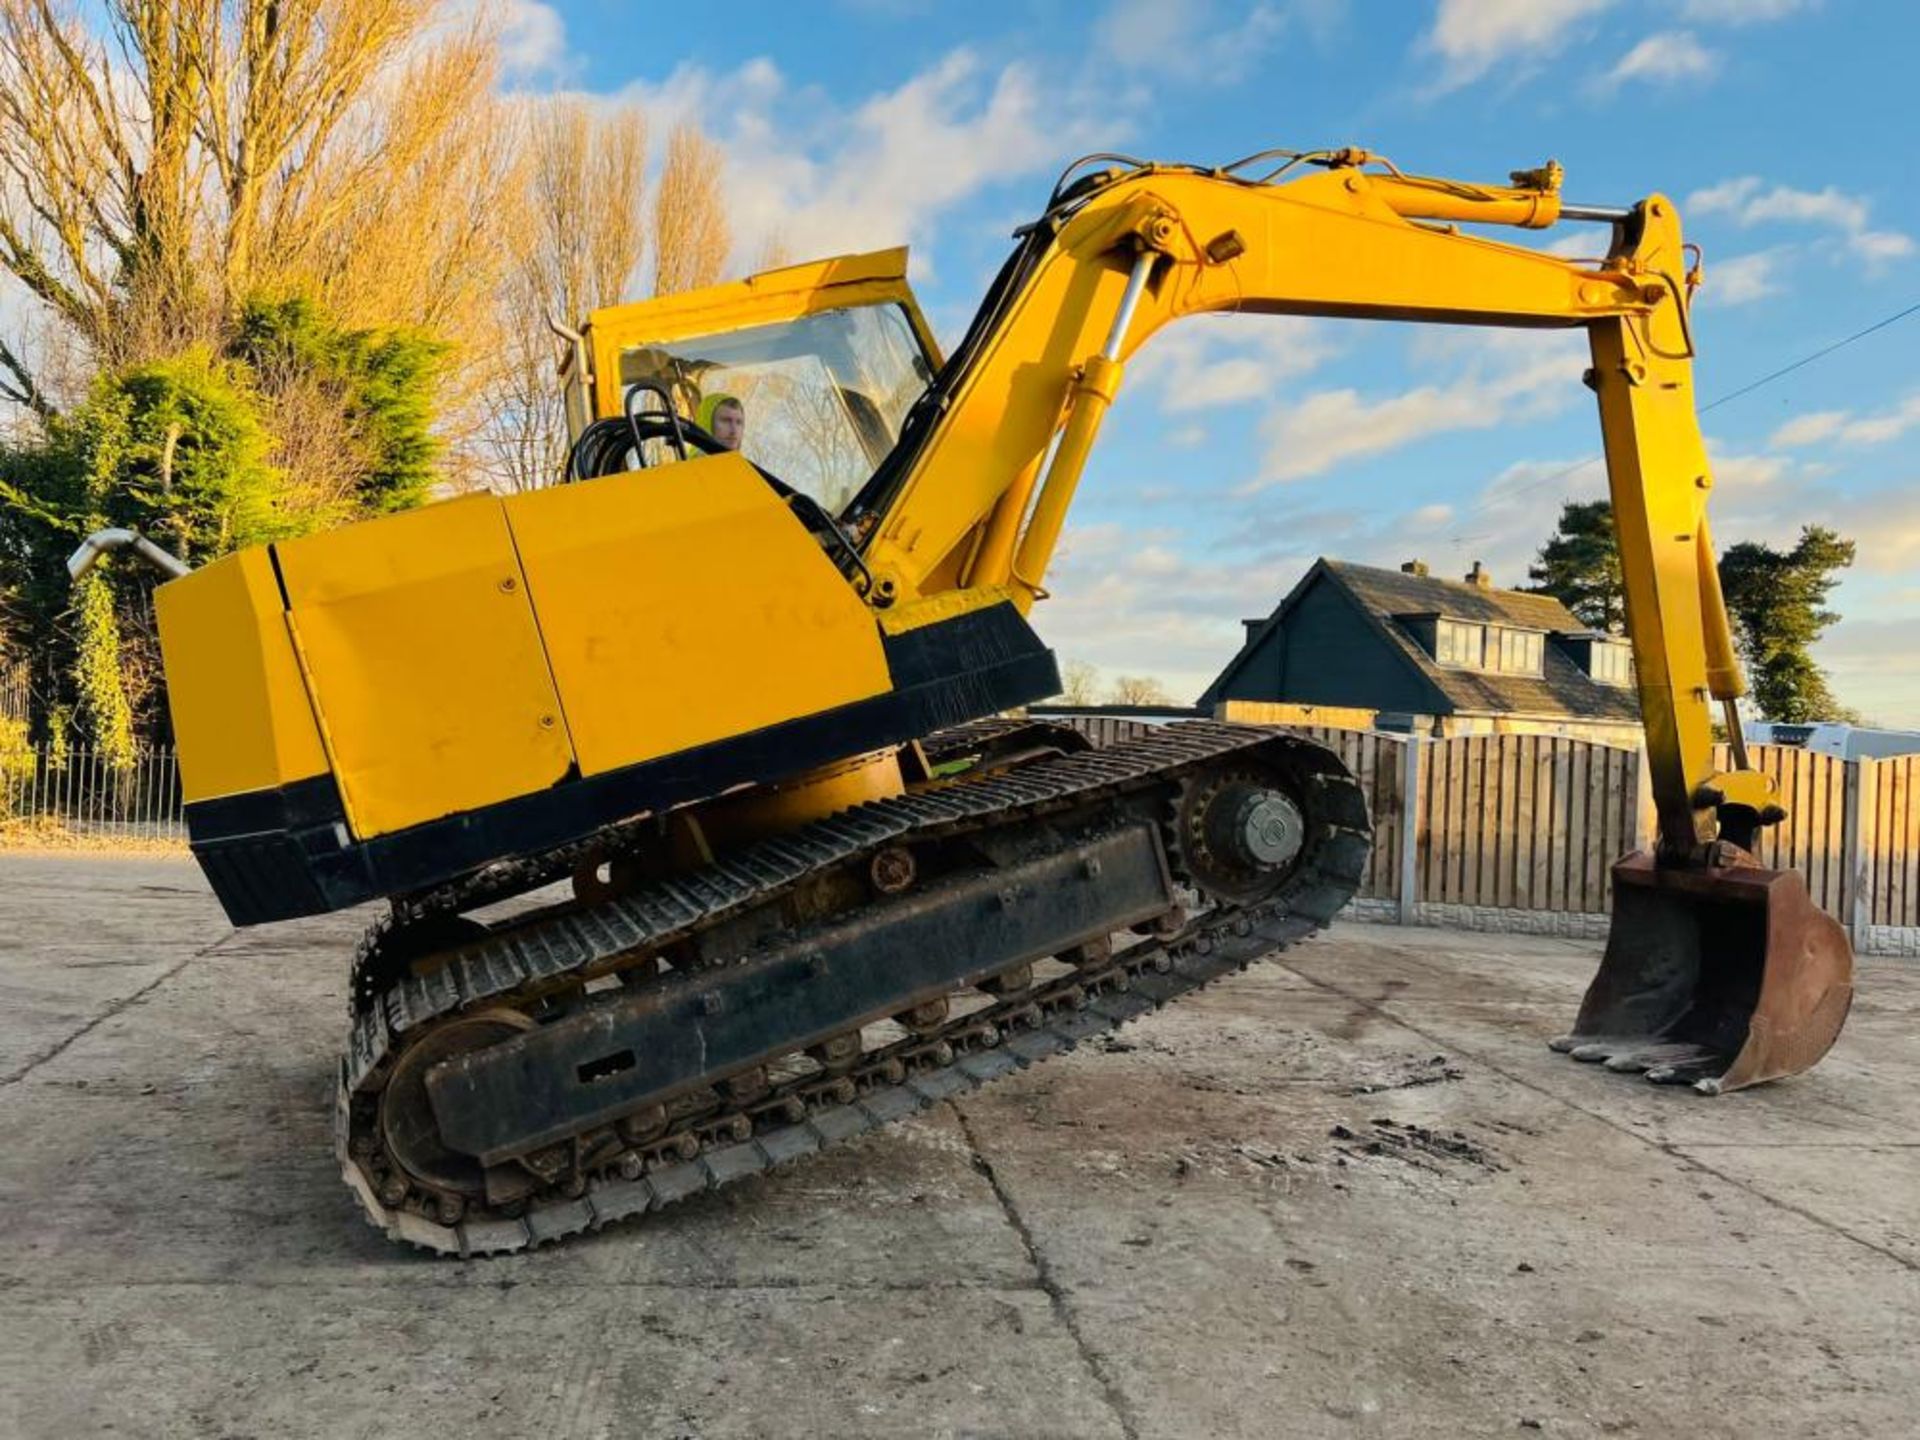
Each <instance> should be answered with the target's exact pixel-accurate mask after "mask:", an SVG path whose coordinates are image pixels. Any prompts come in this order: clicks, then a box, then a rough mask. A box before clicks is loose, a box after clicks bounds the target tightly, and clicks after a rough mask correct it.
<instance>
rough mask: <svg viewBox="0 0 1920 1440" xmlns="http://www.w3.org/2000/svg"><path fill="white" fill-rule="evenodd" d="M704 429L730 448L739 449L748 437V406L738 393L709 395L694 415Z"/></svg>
mask: <svg viewBox="0 0 1920 1440" xmlns="http://www.w3.org/2000/svg"><path fill="white" fill-rule="evenodd" d="M694 418H695V419H696V421H697V422H698V423H699V426H700V428H701V429H702V430H704V431H706V432H707V433H708V434H709V435H711V436H713V438H714V439H716V440H718V441H719V442H720V443H721V444H722V445H724V446H726V447H727V449H729V450H738V449H739V448H740V446H741V443H742V442H743V441H745V439H746V438H747V407H746V406H744V405H742V404H741V403H740V397H739V396H737V395H722V394H718V393H716V394H713V395H708V396H706V397H705V398H703V399H702V400H701V401H700V413H699V414H698V415H697V416H695V417H694Z"/></svg>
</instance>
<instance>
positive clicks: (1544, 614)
mask: <svg viewBox="0 0 1920 1440" xmlns="http://www.w3.org/2000/svg"><path fill="white" fill-rule="evenodd" d="M1322 579H1324V580H1326V581H1328V582H1331V583H1332V584H1335V585H1337V586H1339V587H1340V588H1341V589H1342V590H1344V591H1345V592H1346V593H1347V595H1348V596H1349V597H1351V598H1352V599H1353V600H1354V602H1355V603H1356V604H1357V605H1358V606H1359V608H1360V609H1361V610H1362V611H1363V612H1364V613H1365V614H1366V616H1367V618H1368V619H1369V620H1371V621H1372V622H1373V625H1374V628H1375V629H1376V630H1377V631H1378V632H1379V634H1380V635H1381V637H1382V639H1383V640H1384V641H1385V643H1386V644H1388V645H1390V646H1391V647H1392V648H1393V649H1394V650H1395V651H1396V652H1397V653H1398V654H1400V656H1401V657H1402V658H1403V659H1405V660H1406V661H1407V663H1408V664H1409V665H1411V666H1412V667H1413V668H1414V669H1416V670H1417V671H1418V672H1419V673H1420V675H1421V676H1422V677H1423V678H1424V679H1425V680H1426V681H1427V683H1428V684H1429V685H1431V686H1432V687H1433V688H1434V689H1435V690H1437V691H1438V692H1439V694H1440V696H1441V698H1442V699H1443V700H1444V701H1445V702H1446V705H1447V708H1448V709H1449V710H1450V711H1452V712H1455V713H1459V712H1467V713H1473V714H1481V713H1495V714H1520V715H1544V716H1553V717H1564V718H1568V719H1581V720H1619V721H1625V722H1628V723H1633V722H1637V721H1638V720H1639V718H1640V704H1639V699H1638V697H1637V696H1636V695H1635V694H1634V692H1633V691H1632V690H1630V689H1627V688H1624V687H1621V686H1617V685H1603V684H1601V683H1600V682H1599V681H1597V680H1595V679H1593V678H1592V677H1591V676H1590V675H1588V674H1587V673H1586V672H1585V671H1584V670H1582V669H1581V668H1580V667H1579V666H1578V665H1576V664H1575V663H1574V662H1573V661H1572V660H1570V659H1569V658H1568V657H1567V656H1566V655H1565V654H1563V653H1562V652H1561V650H1560V648H1559V647H1558V646H1557V645H1554V644H1552V643H1549V644H1547V646H1546V647H1545V656H1544V661H1543V664H1542V667H1541V669H1542V673H1541V674H1540V675H1537V676H1534V675H1500V674H1491V673H1487V672H1484V671H1476V670H1457V669H1454V668H1452V667H1450V666H1443V665H1440V664H1437V663H1436V662H1435V661H1434V658H1433V656H1432V655H1430V654H1428V653H1427V649H1426V647H1425V646H1423V645H1422V644H1421V643H1420V642H1419V641H1418V640H1416V639H1415V638H1414V637H1413V635H1412V634H1411V633H1410V632H1409V631H1408V630H1407V628H1406V626H1405V625H1403V624H1401V623H1400V622H1399V621H1398V620H1396V619H1395V618H1394V617H1396V616H1401V615H1441V616H1444V617H1446V618H1447V619H1450V620H1468V621H1479V622H1481V623H1483V624H1490V625H1508V626H1512V627H1513V628H1515V629H1519V630H1541V631H1546V632H1547V633H1549V634H1559V635H1584V634H1587V633H1589V632H1588V631H1587V627H1586V626H1584V625H1582V624H1581V623H1580V621H1579V620H1578V619H1576V618H1575V616H1574V614H1573V612H1572V611H1571V610H1569V609H1567V607H1566V606H1565V605H1563V604H1562V603H1561V602H1560V601H1558V600H1556V599H1554V598H1553V597H1552V596H1551V595H1536V594H1530V593H1525V592H1522V591H1518V590H1494V589H1482V588H1481V587H1480V586H1478V585H1472V584H1468V583H1466V582H1464V581H1459V580H1442V579H1440V578H1439V577H1437V576H1433V575H1412V574H1408V573H1407V572H1406V571H1404V570H1382V569H1379V568H1377V567H1375V566H1372V565H1356V564H1354V563H1352V562H1351V561H1347V560H1327V559H1321V560H1318V561H1316V562H1315V563H1314V566H1313V568H1312V569H1311V570H1309V571H1308V572H1307V574H1306V576H1305V577H1304V578H1303V579H1302V580H1301V581H1300V583H1299V584H1298V585H1296V586H1294V588H1293V589H1292V591H1291V592H1289V593H1288V595H1287V597H1286V599H1284V600H1282V601H1281V602H1280V604H1279V605H1278V606H1277V607H1276V608H1275V610H1274V612H1273V613H1272V614H1271V615H1269V616H1268V617H1267V620H1266V623H1265V624H1263V625H1261V626H1260V627H1259V628H1258V629H1257V630H1255V631H1254V632H1253V633H1252V634H1250V635H1249V636H1248V637H1247V642H1246V644H1245V645H1244V646H1243V647H1242V648H1241V650H1240V653H1239V654H1238V655H1236V656H1234V658H1233V659H1232V660H1231V661H1229V662H1228V664H1227V668H1226V669H1224V670H1222V671H1221V672H1220V674H1219V675H1218V676H1217V677H1216V678H1215V680H1214V682H1213V683H1212V684H1211V685H1209V686H1208V687H1207V692H1206V694H1205V695H1203V696H1202V697H1201V703H1202V704H1203V705H1204V704H1208V703H1210V702H1211V701H1212V699H1213V698H1214V697H1215V696H1216V695H1217V694H1218V692H1220V691H1221V690H1223V689H1224V688H1225V686H1226V685H1227V683H1228V682H1229V681H1230V680H1231V679H1232V678H1233V676H1234V675H1235V673H1236V672H1238V670H1239V669H1240V667H1241V666H1242V665H1243V664H1245V663H1246V661H1247V659H1248V658H1249V657H1251V655H1252V654H1253V652H1254V651H1255V650H1256V649H1257V648H1258V647H1259V645H1260V643H1261V642H1262V641H1263V640H1264V639H1265V638H1266V637H1267V635H1268V634H1270V633H1271V632H1272V631H1273V630H1274V629H1275V628H1276V627H1277V626H1279V625H1280V624H1281V623H1283V622H1284V620H1285V619H1286V615H1287V612H1288V611H1289V610H1290V609H1292V608H1293V605H1294V604H1295V602H1296V601H1297V600H1298V599H1299V597H1300V596H1302V595H1304V594H1305V593H1306V592H1307V590H1308V588H1309V587H1310V586H1312V585H1313V584H1314V583H1315V582H1316V581H1319V580H1322Z"/></svg>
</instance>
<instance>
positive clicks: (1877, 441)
mask: <svg viewBox="0 0 1920 1440" xmlns="http://www.w3.org/2000/svg"><path fill="white" fill-rule="evenodd" d="M1915 426H1920V393H1916V394H1913V395H1909V396H1908V397H1907V398H1906V399H1905V400H1903V401H1902V402H1901V403H1900V404H1899V405H1897V406H1895V407H1894V408H1893V409H1892V410H1888V411H1884V412H1882V413H1881V414H1879V415H1867V416H1863V417H1861V418H1860V419H1858V420H1855V421H1852V422H1850V423H1849V424H1848V425H1846V426H1845V427H1844V428H1843V429H1842V430H1841V431H1840V438H1841V439H1842V440H1845V441H1848V442H1850V443H1851V444H1855V445H1884V444H1886V443H1887V441H1889V440H1898V439H1899V438H1900V437H1901V436H1902V435H1904V434H1906V433H1907V431H1909V430H1911V429H1913V428H1914V427H1915Z"/></svg>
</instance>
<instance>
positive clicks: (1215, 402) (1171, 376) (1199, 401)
mask: <svg viewBox="0 0 1920 1440" xmlns="http://www.w3.org/2000/svg"><path fill="white" fill-rule="evenodd" d="M1334 353H1336V346H1335V344H1334V341H1333V338H1332V336H1331V334H1330V333H1329V331H1328V329H1327V327H1326V326H1325V325H1323V324H1321V323H1319V322H1316V321H1312V320H1302V319H1297V318H1295V317H1293V316H1278V315H1219V316H1214V315H1206V316H1195V317H1194V318H1192V319H1189V320H1183V321H1181V322H1180V323H1178V324H1176V325H1173V326H1171V327H1169V328H1168V329H1165V330H1162V331H1160V332H1159V333H1158V334H1157V335H1155V336H1154V337H1153V341H1152V343H1151V344H1149V345H1148V346H1147V347H1146V348H1145V349H1144V350H1142V351H1141V352H1140V358H1139V359H1138V360H1136V361H1135V362H1134V364H1133V376H1132V379H1133V383H1134V384H1136V385H1138V386H1140V387H1141V388H1143V389H1150V390H1153V391H1155V392H1156V393H1157V394H1158V395H1159V397H1160V408H1161V409H1163V410H1165V411H1167V412H1168V413H1170V414H1176V415H1179V414H1187V413H1191V412H1193V411H1197V410H1208V409H1212V408H1214V407H1215V406H1220V405H1242V404H1245V403H1247V402H1248V401H1253V400H1266V399H1269V398H1270V397H1271V396H1272V395H1273V393H1274V392H1275V390H1277V389H1278V388H1279V387H1280V385H1281V384H1282V383H1283V382H1285V381H1288V380H1294V379H1298V378H1299V377H1300V376H1302V375H1306V374H1308V373H1309V372H1311V371H1313V370H1315V369H1317V368H1318V367H1319V366H1320V365H1321V364H1323V363H1324V362H1325V361H1326V360H1327V359H1328V358H1329V357H1331V356H1332V355H1333V354H1334Z"/></svg>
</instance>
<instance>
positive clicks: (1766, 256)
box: [1700, 250, 1782, 305]
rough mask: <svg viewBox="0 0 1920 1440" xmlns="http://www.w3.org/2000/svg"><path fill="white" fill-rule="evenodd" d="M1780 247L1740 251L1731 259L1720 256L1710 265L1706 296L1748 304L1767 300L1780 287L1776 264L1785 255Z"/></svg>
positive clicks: (1719, 301) (1703, 292)
mask: <svg viewBox="0 0 1920 1440" xmlns="http://www.w3.org/2000/svg"><path fill="white" fill-rule="evenodd" d="M1781 253H1782V252H1781V251H1779V250H1756V251H1754V252H1753V253H1752V254H1750V255H1736V256H1734V257H1733V258H1732V259H1731V260H1716V261H1714V262H1713V263H1712V264H1711V265H1709V266H1707V267H1706V279H1705V282H1704V284H1703V285H1702V287H1701V290H1700V294H1701V298H1702V299H1706V300H1710V301H1712V302H1713V303H1715V304H1718V305H1746V304H1750V303H1751V302H1753V301H1755V300H1763V299H1765V298H1766V297H1767V296H1769V295H1772V294H1774V293H1776V292H1777V291H1778V290H1779V289H1780V287H1779V285H1778V284H1777V283H1775V280H1774V267H1775V265H1777V264H1778V263H1779V261H1780V259H1781Z"/></svg>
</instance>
